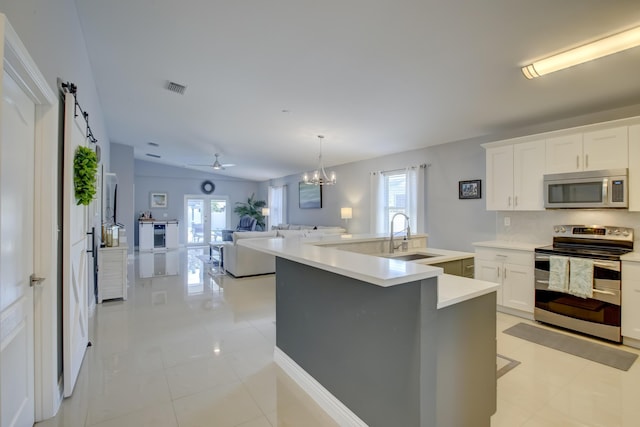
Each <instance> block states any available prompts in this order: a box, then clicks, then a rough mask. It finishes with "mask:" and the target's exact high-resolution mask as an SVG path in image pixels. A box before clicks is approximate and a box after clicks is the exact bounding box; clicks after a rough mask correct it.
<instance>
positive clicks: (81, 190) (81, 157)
mask: <svg viewBox="0 0 640 427" xmlns="http://www.w3.org/2000/svg"><path fill="white" fill-rule="evenodd" d="M97 172H98V156H97V155H96V153H95V151H93V150H92V149H90V148H88V147H82V146H80V147H78V148H77V149H76V153H75V156H74V158H73V185H74V189H75V193H76V202H77V203H76V204H77V205H85V206H88V205H89V203H91V201H92V200H93V198H94V197H95V195H96V173H97Z"/></svg>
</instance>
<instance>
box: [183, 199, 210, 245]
mask: <svg viewBox="0 0 640 427" xmlns="http://www.w3.org/2000/svg"><path fill="white" fill-rule="evenodd" d="M185 202H186V203H185V204H186V205H187V206H186V210H187V214H186V216H185V223H186V225H187V227H186V228H187V245H204V244H205V242H204V222H205V217H206V215H205V211H204V207H205V204H204V199H203V198H201V197H200V198H191V197H187V198H186V201H185Z"/></svg>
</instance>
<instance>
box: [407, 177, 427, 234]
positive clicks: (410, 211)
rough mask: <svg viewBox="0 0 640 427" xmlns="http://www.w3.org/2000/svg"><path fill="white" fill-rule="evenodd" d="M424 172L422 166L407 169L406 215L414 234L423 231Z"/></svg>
mask: <svg viewBox="0 0 640 427" xmlns="http://www.w3.org/2000/svg"><path fill="white" fill-rule="evenodd" d="M425 170H426V166H424V165H420V166H415V167H410V168H407V215H408V216H409V225H410V226H411V230H412V231H413V232H414V233H424V231H425V224H424V223H425V213H424V211H425V208H424V202H425V194H424V192H425V182H424V179H425Z"/></svg>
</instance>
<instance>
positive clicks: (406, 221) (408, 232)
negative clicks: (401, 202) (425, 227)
mask: <svg viewBox="0 0 640 427" xmlns="http://www.w3.org/2000/svg"><path fill="white" fill-rule="evenodd" d="M398 215H402V216H403V217H404V218H405V220H404V221H405V223H406V224H407V226H406V227H405V229H406V230H407V235H406V239H407V240H409V239H411V227H409V217H408V216H406V215H405V214H403V213H402V212H398V213H396V214H395V215H394V216H393V217H391V227H390V228H391V234H390V236H389V253H390V254H392V253H393V252H394V251H395V250H396V248H395V247H394V245H393V220H394V219H396V217H397V216H398Z"/></svg>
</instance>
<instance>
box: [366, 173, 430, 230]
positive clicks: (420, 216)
mask: <svg viewBox="0 0 640 427" xmlns="http://www.w3.org/2000/svg"><path fill="white" fill-rule="evenodd" d="M425 167H426V165H421V166H417V167H410V168H406V169H397V170H393V171H387V172H373V173H371V232H372V233H385V234H387V233H389V232H390V229H389V228H390V223H391V219H392V218H393V216H394V215H395V214H397V213H403V214H405V215H407V216H408V217H409V225H410V227H411V232H412V233H422V232H424V226H425V218H424V211H425V199H424V188H425V173H424V170H425ZM405 221H406V219H405V217H404V216H402V215H398V216H397V217H396V218H394V220H393V230H394V232H396V231H402V230H404V229H405V226H406V223H405Z"/></svg>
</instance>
